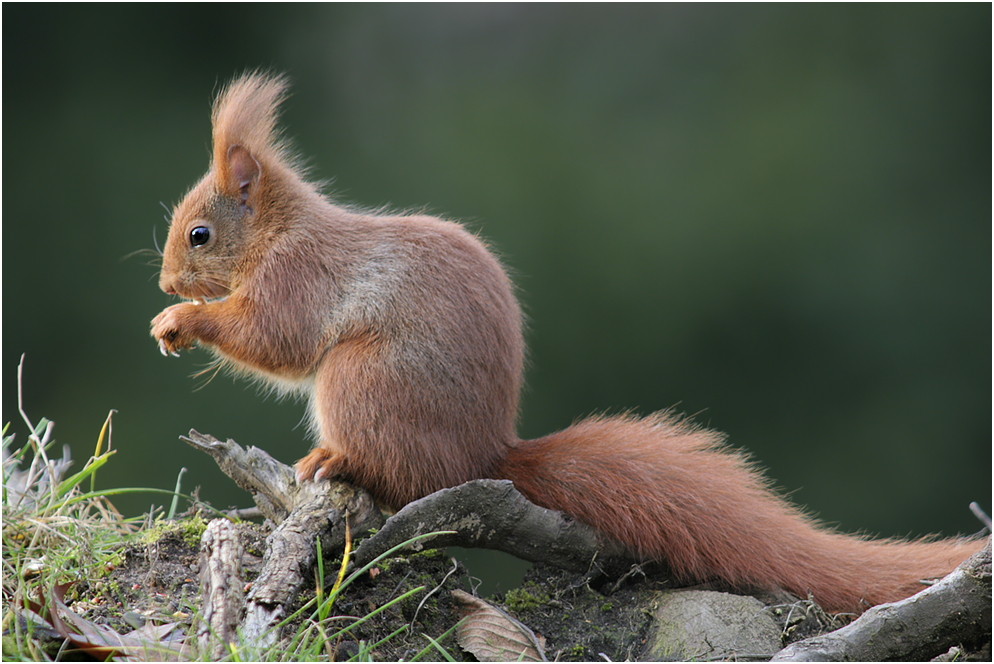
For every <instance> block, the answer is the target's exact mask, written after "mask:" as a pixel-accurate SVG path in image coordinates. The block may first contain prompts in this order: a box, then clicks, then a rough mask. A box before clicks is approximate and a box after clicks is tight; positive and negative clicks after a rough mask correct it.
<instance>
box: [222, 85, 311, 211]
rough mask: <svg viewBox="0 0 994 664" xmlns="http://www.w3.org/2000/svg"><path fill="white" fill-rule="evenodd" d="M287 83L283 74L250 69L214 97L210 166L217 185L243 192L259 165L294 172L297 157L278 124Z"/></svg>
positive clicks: (250, 183) (267, 169)
mask: <svg viewBox="0 0 994 664" xmlns="http://www.w3.org/2000/svg"><path fill="white" fill-rule="evenodd" d="M286 88H287V80H286V77H284V76H278V75H272V74H264V73H260V72H249V73H247V74H244V75H243V76H241V77H239V78H237V79H235V80H234V81H232V82H231V83H230V84H228V86H227V87H226V88H225V89H224V90H223V91H222V92H221V94H220V95H218V97H217V99H216V100H215V102H214V111H213V114H212V117H211V121H212V122H211V123H212V125H213V130H214V131H213V133H214V166H215V168H216V173H217V176H218V178H219V180H220V183H221V186H222V187H224V188H226V189H227V190H228V191H229V192H230V193H232V194H235V193H237V192H241V193H242V195H243V197H244V196H245V194H246V193H247V187H248V188H250V187H251V185H252V183H253V182H254V181H257V180H258V177H259V176H260V175H261V174H262V172H263V169H265V170H266V171H267V172H268V171H271V170H273V169H274V168H275V169H279V168H281V167H286V168H289V169H291V170H294V171H296V159H295V158H294V157H293V156H292V155H291V154H290V153H289V151H288V150H287V148H286V147H285V145H284V143H283V142H282V141H281V140H280V137H279V132H278V130H277V129H276V119H277V114H278V111H279V106H280V104H281V103H282V102H283V100H284V99H285V98H286ZM243 200H244V198H243Z"/></svg>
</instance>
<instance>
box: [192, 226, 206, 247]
mask: <svg viewBox="0 0 994 664" xmlns="http://www.w3.org/2000/svg"><path fill="white" fill-rule="evenodd" d="M210 239H211V229H209V228H207V227H206V226H197V227H196V228H194V229H193V230H192V231H190V244H192V245H193V246H194V247H199V246H200V245H202V244H207V241H208V240H210Z"/></svg>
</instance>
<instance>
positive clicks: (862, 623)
mask: <svg viewBox="0 0 994 664" xmlns="http://www.w3.org/2000/svg"><path fill="white" fill-rule="evenodd" d="M990 634H991V543H990V540H989V539H988V541H987V546H986V547H984V548H983V549H982V550H980V551H979V552H977V553H976V554H974V555H973V556H972V557H970V558H969V559H968V560H966V562H964V563H963V564H962V565H960V566H959V567H957V568H956V569H955V570H953V571H952V572H951V573H950V574H948V575H947V576H946V577H945V578H943V579H942V580H941V581H939V582H938V583H936V584H935V585H933V586H930V587H928V588H926V589H925V590H923V591H921V592H920V593H918V594H917V595H914V596H912V597H909V598H908V599H905V600H901V601H900V602H894V603H891V604H880V605H879V606H875V607H873V608H871V609H869V610H867V612H866V613H864V614H863V615H862V616H860V617H859V618H858V619H856V620H855V621H854V622H852V623H850V624H849V625H846V626H845V627H843V628H842V629H838V630H836V631H834V632H831V633H829V634H824V635H822V636H816V637H812V638H810V639H805V640H803V641H798V642H797V643H794V644H791V645H790V646H788V647H787V648H785V649H783V650H781V651H780V652H779V653H777V654H776V655H775V656H774V657H773V661H777V662H842V661H853V662H859V661H864V662H865V661H871V662H873V661H885V660H904V661H907V660H927V659H929V658H931V657H935V656H936V655H938V654H941V653H943V652H946V651H947V650H949V648H950V647H952V646H956V645H960V644H975V642H976V641H977V639H978V637H979V638H986V639H988V640H989V639H990Z"/></svg>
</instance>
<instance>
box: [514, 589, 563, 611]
mask: <svg viewBox="0 0 994 664" xmlns="http://www.w3.org/2000/svg"><path fill="white" fill-rule="evenodd" d="M551 599H552V598H551V597H549V594H548V593H546V592H544V591H543V590H542V589H541V588H540V587H539V586H538V585H536V584H534V583H526V584H525V585H523V586H521V587H520V588H515V589H513V590H508V591H507V594H506V595H505V596H504V603H505V604H506V605H507V608H509V609H510V610H511V611H513V612H519V611H528V610H529V609H537V608H538V607H540V606H544V605H546V604H548V603H549V601H550V600H551Z"/></svg>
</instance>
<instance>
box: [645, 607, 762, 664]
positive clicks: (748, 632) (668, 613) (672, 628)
mask: <svg viewBox="0 0 994 664" xmlns="http://www.w3.org/2000/svg"><path fill="white" fill-rule="evenodd" d="M781 647H782V646H781V640H780V629H779V628H778V627H777V625H776V623H775V622H774V620H773V619H772V618H771V617H770V616H769V615H768V614H767V612H766V611H764V606H763V603H762V602H760V601H759V600H757V599H755V598H754V597H744V596H741V595H731V594H728V593H720V592H714V591H710V590H675V591H669V592H662V593H659V598H658V605H657V608H656V610H655V612H654V615H653V624H652V626H651V627H650V630H649V640H648V644H647V646H646V652H645V657H646V659H650V660H657V661H664V660H670V661H673V660H676V661H687V660H716V659H729V658H735V657H736V656H739V655H740V656H746V655H748V656H749V658H750V659H753V658H756V657H761V656H765V657H766V658H767V659H768V658H769V657H772V656H773V654H774V653H775V652H777V651H779V650H780V648H781Z"/></svg>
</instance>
